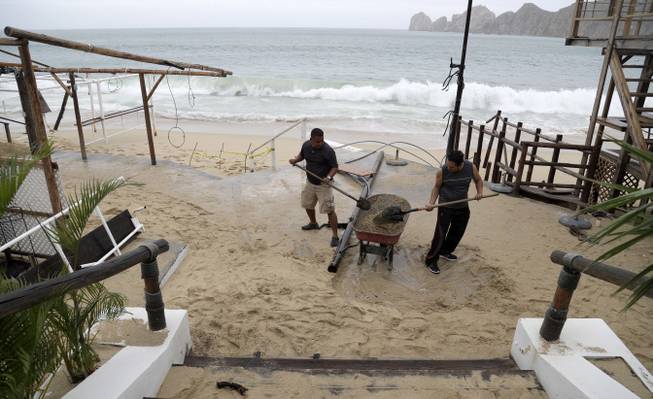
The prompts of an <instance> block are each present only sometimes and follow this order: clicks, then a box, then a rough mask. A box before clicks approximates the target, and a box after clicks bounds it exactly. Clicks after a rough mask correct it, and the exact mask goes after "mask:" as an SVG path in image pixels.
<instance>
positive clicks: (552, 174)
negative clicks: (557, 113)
mask: <svg viewBox="0 0 653 399" xmlns="http://www.w3.org/2000/svg"><path fill="white" fill-rule="evenodd" d="M561 141H562V135H561V134H558V135H556V144H558V143H560V142H561ZM559 159H560V147H559V146H556V147H555V148H554V149H553V156H552V157H551V162H552V163H557V162H558V160H559ZM555 174H556V168H555V166H553V165H551V166H550V167H549V177H548V179H547V183H549V184H551V183H553V180H554V179H555Z"/></svg>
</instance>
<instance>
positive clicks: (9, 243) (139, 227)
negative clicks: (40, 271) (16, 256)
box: [0, 176, 144, 272]
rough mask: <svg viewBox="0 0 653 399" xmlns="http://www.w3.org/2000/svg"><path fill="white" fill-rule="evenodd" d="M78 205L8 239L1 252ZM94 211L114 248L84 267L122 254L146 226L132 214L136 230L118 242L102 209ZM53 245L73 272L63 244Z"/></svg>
mask: <svg viewBox="0 0 653 399" xmlns="http://www.w3.org/2000/svg"><path fill="white" fill-rule="evenodd" d="M116 180H117V181H120V182H124V181H125V178H124V177H122V176H120V177H118V178H117V179H116ZM78 205H79V202H77V203H75V204H73V205H70V206H68V207H66V208H65V209H64V210H62V211H61V212H59V213H57V214H55V215H53V216H51V217H49V218H47V219H46V220H44V221H42V222H39V224H38V225H36V226H33V227H32V228H30V229H28V230H27V231H25V232H24V233H22V234H20V235H18V236H16V237H14V238H13V239H11V240H9V241H7V242H6V243H4V244H2V245H1V246H0V252H2V251H5V250H7V249H10V248H11V247H13V246H14V245H16V244H18V243H19V242H21V241H23V240H25V239H27V238H28V237H30V236H32V235H33V234H36V233H38V232H42V231H46V230H47V229H50V228H52V226H54V224H55V223H56V222H57V220H59V219H60V218H62V217H65V216H66V215H68V214H69V213H70V210H71V209H72V208H74V207H76V206H78ZM94 213H95V215H96V216H97V217H98V218H99V219H100V223H101V224H102V226H104V230H105V231H106V233H107V235H108V236H109V239H110V240H111V244H112V248H111V249H110V250H109V251H108V252H107V253H106V254H104V255H103V256H102V257H101V258H100V259H98V260H97V261H95V262H91V263H85V264H83V265H81V266H80V267H82V268H85V267H89V266H95V265H97V264H100V263H102V262H104V261H105V260H106V259H108V258H109V257H110V256H112V255H114V254H117V255H120V254H121V252H120V248H121V247H122V246H124V245H125V244H126V243H127V242H128V241H129V240H130V239H131V238H132V237H133V236H134V235H136V234H137V233H139V232H142V231H143V230H144V227H143V225H142V224H141V223H140V221H139V220H138V219H137V218H136V217H134V216H132V224H133V225H134V230H132V231H131V232H130V233H129V234H128V235H127V236H126V237H125V238H123V239H122V240H121V241H120V242H116V239H115V237H114V236H113V233H112V232H111V229H109V225H108V224H107V221H106V219H105V217H104V214H103V213H102V210H101V209H100V207H99V206H97V207H96V208H95V211H94ZM46 234H48V233H47V232H46ZM52 246H53V247H54V249H55V251H57V254H58V255H59V257H60V258H61V260H62V261H63V262H64V263H65V264H66V267H67V268H68V270H69V271H71V272H72V271H73V269H72V265H71V264H70V262H69V261H68V258H67V257H66V255H65V253H64V251H63V248H62V247H61V245H59V244H58V243H56V242H52Z"/></svg>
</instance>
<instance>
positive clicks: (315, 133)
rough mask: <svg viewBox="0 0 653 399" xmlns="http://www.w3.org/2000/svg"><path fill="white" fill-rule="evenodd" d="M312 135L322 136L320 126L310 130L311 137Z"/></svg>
mask: <svg viewBox="0 0 653 399" xmlns="http://www.w3.org/2000/svg"><path fill="white" fill-rule="evenodd" d="M313 137H324V132H323V131H322V129H320V128H317V127H316V128H315V129H313V130H311V138H313Z"/></svg>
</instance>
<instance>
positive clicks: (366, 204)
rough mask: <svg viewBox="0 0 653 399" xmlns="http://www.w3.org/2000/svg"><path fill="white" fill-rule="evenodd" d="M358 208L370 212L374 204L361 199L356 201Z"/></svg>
mask: <svg viewBox="0 0 653 399" xmlns="http://www.w3.org/2000/svg"><path fill="white" fill-rule="evenodd" d="M356 206H357V207H359V208H360V209H362V210H364V211H369V210H370V208H372V204H371V203H370V201H369V200H367V199H365V198H359V199H358V200H357V201H356Z"/></svg>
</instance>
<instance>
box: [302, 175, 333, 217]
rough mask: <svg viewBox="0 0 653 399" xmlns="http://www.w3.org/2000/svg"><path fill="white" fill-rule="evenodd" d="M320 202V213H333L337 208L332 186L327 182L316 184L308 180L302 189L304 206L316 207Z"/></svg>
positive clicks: (306, 207) (307, 207)
mask: <svg viewBox="0 0 653 399" xmlns="http://www.w3.org/2000/svg"><path fill="white" fill-rule="evenodd" d="M318 202H319V203H320V213H331V212H334V211H335V210H336V204H335V202H334V200H333V190H331V187H329V186H327V185H326V184H320V185H316V184H313V183H311V182H306V185H304V189H303V190H302V208H304V209H315V205H316V204H317V203H318Z"/></svg>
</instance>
